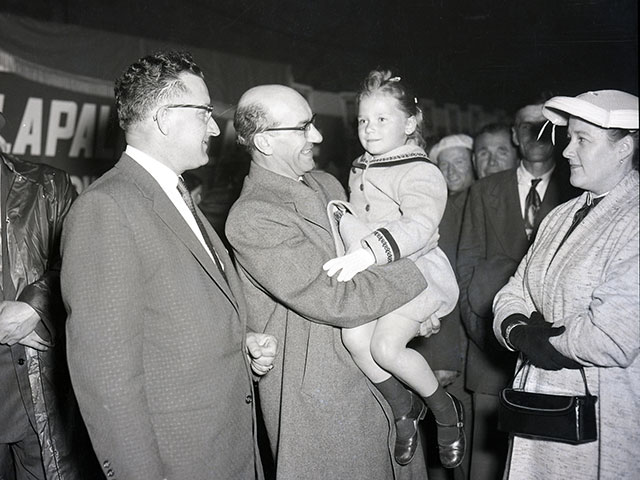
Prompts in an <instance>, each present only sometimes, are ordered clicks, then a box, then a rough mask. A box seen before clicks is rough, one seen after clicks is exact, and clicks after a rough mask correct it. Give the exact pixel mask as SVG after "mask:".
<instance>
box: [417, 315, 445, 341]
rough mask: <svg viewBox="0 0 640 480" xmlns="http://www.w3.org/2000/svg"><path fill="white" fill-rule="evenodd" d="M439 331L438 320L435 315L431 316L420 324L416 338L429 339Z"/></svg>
mask: <svg viewBox="0 0 640 480" xmlns="http://www.w3.org/2000/svg"><path fill="white" fill-rule="evenodd" d="M439 331H440V319H439V318H438V317H437V316H435V315H431V317H429V318H427V319H426V320H425V321H424V322H422V323H421V324H420V327H419V329H418V333H417V334H416V337H425V338H426V337H430V336H431V335H435V334H436V333H438V332H439Z"/></svg>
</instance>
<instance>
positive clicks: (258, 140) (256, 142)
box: [253, 132, 273, 155]
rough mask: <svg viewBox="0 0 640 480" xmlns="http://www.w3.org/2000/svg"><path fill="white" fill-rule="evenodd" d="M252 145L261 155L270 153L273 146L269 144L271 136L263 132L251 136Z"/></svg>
mask: <svg viewBox="0 0 640 480" xmlns="http://www.w3.org/2000/svg"><path fill="white" fill-rule="evenodd" d="M253 146H254V147H256V149H257V150H258V151H259V152H260V153H262V154H263V155H271V153H272V152H273V148H272V146H271V138H270V137H269V136H268V135H265V133H264V132H262V133H257V134H255V135H254V136H253Z"/></svg>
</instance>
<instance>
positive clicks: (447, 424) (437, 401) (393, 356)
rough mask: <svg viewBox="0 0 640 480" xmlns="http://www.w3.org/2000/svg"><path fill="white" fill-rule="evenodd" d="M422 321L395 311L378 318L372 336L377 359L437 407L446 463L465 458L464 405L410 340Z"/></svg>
mask: <svg viewBox="0 0 640 480" xmlns="http://www.w3.org/2000/svg"><path fill="white" fill-rule="evenodd" d="M418 328H419V324H418V323H417V322H415V321H414V320H411V319H408V318H406V317H405V316H403V315H399V314H397V313H395V312H392V313H389V314H387V315H385V316H383V317H381V318H379V319H378V323H377V325H376V328H375V330H374V332H373V337H372V339H371V353H372V356H373V358H374V359H375V361H376V362H377V363H378V364H379V365H380V366H381V367H383V368H384V369H386V370H388V371H389V373H391V374H393V375H394V376H395V377H397V378H399V379H401V380H403V381H404V382H405V383H406V384H407V385H409V386H410V387H411V388H413V389H414V390H415V391H416V392H418V393H419V394H420V395H421V396H422V397H423V399H424V401H425V403H426V404H427V405H428V407H429V408H430V409H431V410H432V411H433V414H434V416H435V418H436V423H437V425H438V444H439V446H440V458H441V460H442V463H443V465H444V466H446V467H449V468H451V467H455V466H457V465H459V464H460V462H462V457H463V456H464V449H465V445H464V443H465V439H464V431H463V430H462V421H463V418H462V417H463V413H462V410H461V405H460V403H459V402H457V400H456V399H454V398H452V397H451V396H450V395H449V394H448V393H447V392H445V390H444V389H443V388H442V387H441V386H440V384H439V383H438V380H437V378H436V376H435V375H434V373H433V370H431V367H429V364H428V363H427V361H426V360H425V359H424V357H423V356H422V355H420V354H419V353H418V352H416V351H415V350H412V349H410V348H407V343H408V342H409V340H411V339H412V338H413V337H414V336H415V334H416V332H417V331H418Z"/></svg>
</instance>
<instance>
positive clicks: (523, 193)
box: [516, 162, 556, 218]
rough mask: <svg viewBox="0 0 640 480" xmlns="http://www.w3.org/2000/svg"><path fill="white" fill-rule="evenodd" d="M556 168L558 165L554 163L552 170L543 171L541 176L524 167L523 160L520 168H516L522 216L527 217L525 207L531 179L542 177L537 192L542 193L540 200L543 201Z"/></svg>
mask: <svg viewBox="0 0 640 480" xmlns="http://www.w3.org/2000/svg"><path fill="white" fill-rule="evenodd" d="M555 168H556V166H555V165H554V166H553V167H551V170H549V171H547V172H545V173H543V174H542V175H541V176H539V177H534V176H533V175H531V173H530V172H529V170H527V169H526V168H524V166H523V165H522V162H520V165H519V166H518V170H516V175H517V177H518V196H519V197H520V213H521V215H522V218H525V211H524V209H525V206H526V203H527V201H526V199H527V194H528V193H529V190H531V180H535V179H536V178H539V179H540V182H539V183H538V185H536V192H538V195H540V201H541V202H542V201H543V200H544V194H545V193H546V192H547V187H548V186H549V179H550V178H551V174H552V173H553V171H554V170H555Z"/></svg>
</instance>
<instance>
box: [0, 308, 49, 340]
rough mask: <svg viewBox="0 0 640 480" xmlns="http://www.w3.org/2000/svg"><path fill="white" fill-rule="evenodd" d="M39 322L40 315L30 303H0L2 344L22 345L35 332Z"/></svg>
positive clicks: (0, 335)
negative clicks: (23, 340)
mask: <svg viewBox="0 0 640 480" xmlns="http://www.w3.org/2000/svg"><path fill="white" fill-rule="evenodd" d="M39 321H40V315H38V313H37V312H36V311H35V310H34V309H33V307H31V305H29V304H28V303H25V302H17V301H12V300H6V301H4V302H2V303H0V343H4V344H6V345H15V344H16V343H19V342H20V343H21V340H22V339H24V338H25V337H27V336H29V335H30V334H31V333H32V332H33V331H34V329H35V328H36V325H38V322H39ZM29 341H31V340H29Z"/></svg>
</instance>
